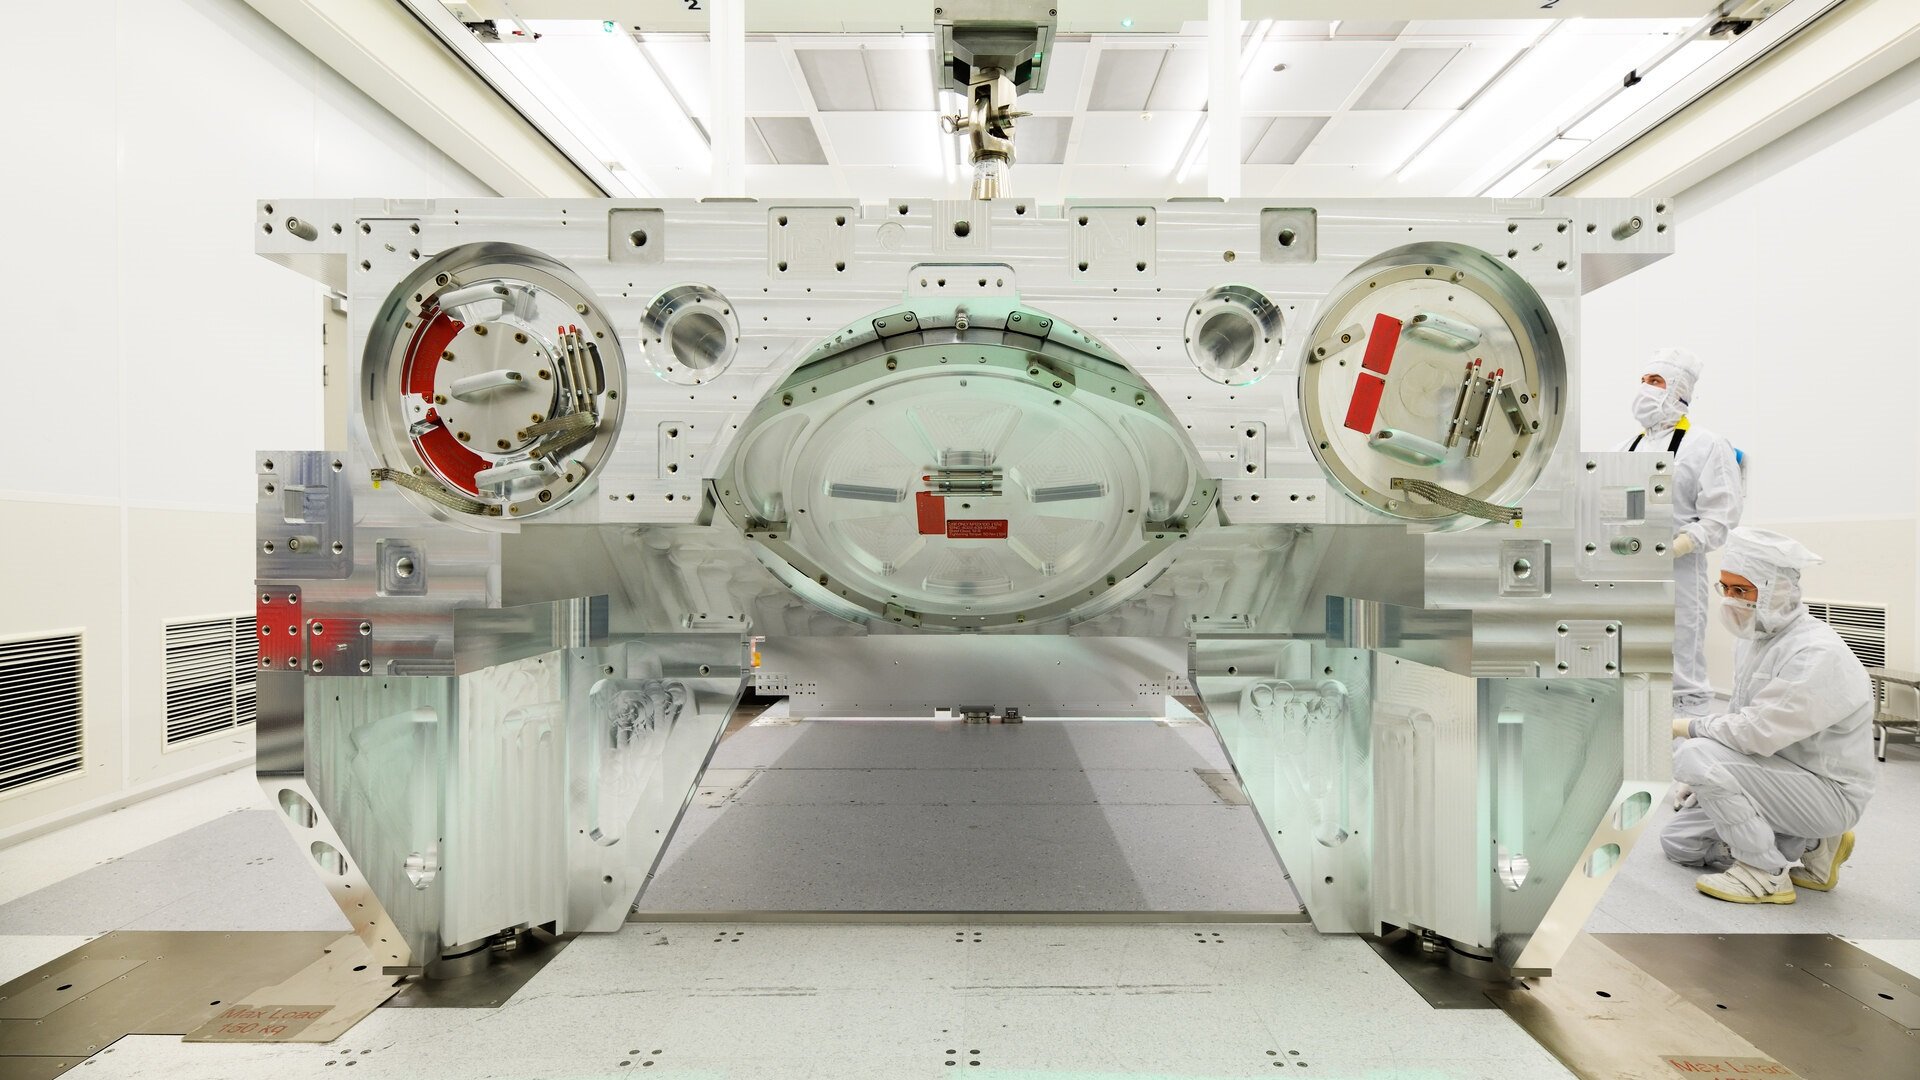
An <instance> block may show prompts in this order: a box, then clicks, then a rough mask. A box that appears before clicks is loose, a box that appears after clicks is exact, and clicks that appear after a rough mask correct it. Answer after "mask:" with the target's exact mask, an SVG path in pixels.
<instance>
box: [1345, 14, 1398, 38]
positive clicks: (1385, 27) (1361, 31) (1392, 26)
mask: <svg viewBox="0 0 1920 1080" xmlns="http://www.w3.org/2000/svg"><path fill="white" fill-rule="evenodd" d="M1406 27H1407V24H1406V23H1404V22H1360V21H1358V20H1355V19H1341V20H1340V21H1339V22H1336V23H1334V24H1333V36H1334V37H1336V38H1378V39H1380V40H1382V41H1392V40H1393V39H1394V38H1397V37H1399V36H1400V31H1402V30H1404V29H1406Z"/></svg>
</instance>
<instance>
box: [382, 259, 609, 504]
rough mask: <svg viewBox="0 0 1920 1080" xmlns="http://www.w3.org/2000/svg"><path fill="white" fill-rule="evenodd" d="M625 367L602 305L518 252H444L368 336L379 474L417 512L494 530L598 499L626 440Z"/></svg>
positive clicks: (395, 295)
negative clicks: (591, 494)
mask: <svg viewBox="0 0 1920 1080" xmlns="http://www.w3.org/2000/svg"><path fill="white" fill-rule="evenodd" d="M625 394H626V362H625V360H624V359H623V357H622V355H621V351H620V342H619V336H618V335H617V334H616V333H615V331H614V328H613V326H612V324H610V323H609V322H608V321H607V317H606V314H605V312H604V311H603V310H602V308H601V306H600V303H599V301H598V299H597V298H595V297H594V295H593V294H592V292H591V291H590V290H589V289H588V288H587V286H586V284H585V283H584V282H583V281H581V280H580V278H579V277H578V276H577V275H575V274H574V273H573V272H572V271H571V270H569V269H567V267H566V266H565V265H563V264H562V263H560V262H558V261H557V260H554V259H552V258H550V257H548V256H546V255H543V254H541V253H540V252H538V251H534V250H532V249H531V248H526V247H521V246H519V245H516V244H504V243H482V244H467V245H463V246H460V247H456V248H449V249H448V250H446V251H444V252H441V253H440V254H438V255H435V256H434V257H433V258H431V259H428V260H427V261H426V262H424V263H422V264H421V265H420V267H419V268H418V269H416V270H415V271H414V272H413V273H412V274H409V275H408V276H407V277H406V278H405V279H404V280H403V281H401V283H400V284H399V285H398V286H396V287H395V288H394V290H393V291H392V293H390V294H389V295H388V297H387V299H386V302H385V303H383V304H382V305H381V307H380V313H379V315H378V316H377V317H376V319H375V321H374V326H373V329H372V331H371V332H370V333H369V334H368V336H367V345H366V352H365V361H364V365H363V370H362V381H361V395H362V400H361V402H360V408H361V412H362V414H363V416H364V419H365V422H366V425H367V434H368V437H369V438H370V439H371V440H372V442H373V444H374V449H375V450H376V452H377V454H378V457H379V460H380V463H381V465H382V467H383V469H382V471H379V472H376V473H375V479H376V480H382V479H385V480H390V481H392V482H393V484H394V486H396V487H398V488H400V490H401V491H402V493H403V494H404V495H405V496H406V497H407V498H408V499H409V500H410V501H412V502H413V503H415V505H417V506H419V507H420V508H421V509H422V510H425V511H426V512H428V513H430V514H433V515H435V516H439V517H443V518H447V519H449V520H455V521H461V522H465V523H467V524H473V525H481V526H487V525H490V524H495V523H504V522H508V521H518V520H525V519H528V518H534V517H538V516H540V515H542V514H548V513H551V512H553V511H554V510H557V509H559V508H560V507H561V506H564V505H566V504H567V503H568V502H569V501H571V500H572V499H573V498H575V497H576V496H578V495H579V494H580V493H581V492H583V491H586V490H589V489H590V487H591V482H592V480H593V478H594V476H595V475H596V474H597V473H598V471H599V470H600V468H601V466H603V465H604V464H605V463H606V461H607V459H608V456H609V455H610V454H611V453H612V450H613V446H614V443H615V442H616V441H617V440H618V438H619V435H620V424H621V420H622V411H623V409H624V408H625V404H626V400H625Z"/></svg>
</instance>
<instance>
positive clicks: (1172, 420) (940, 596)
mask: <svg viewBox="0 0 1920 1080" xmlns="http://www.w3.org/2000/svg"><path fill="white" fill-rule="evenodd" d="M718 477H719V479H718V480H716V481H713V482H711V483H712V488H713V490H712V496H713V499H714V502H715V504H716V505H717V506H718V507H719V508H720V510H721V512H722V513H723V514H724V515H725V516H726V517H727V518H729V519H731V520H732V521H733V522H734V524H735V525H736V526H737V527H738V528H739V529H740V530H741V532H742V533H744V534H745V536H746V538H747V539H748V541H749V542H750V543H751V544H752V545H753V547H754V551H755V554H756V555H757V556H758V557H759V558H760V560H761V562H762V563H763V564H765V565H766V566H767V567H768V569H769V570H771V571H772V572H773V574H774V576H775V577H776V578H778V579H779V580H780V581H782V582H783V583H785V584H786V585H787V586H788V587H789V588H791V589H793V590H794V591H795V592H796V593H798V594H799V595H800V596H802V597H803V598H805V599H807V600H808V601H810V602H811V603H813V604H815V605H816V606H818V607H821V608H823V609H825V610H827V611H829V612H832V613H833V614H836V615H838V616H840V617H841V618H845V619H849V620H852V621H857V622H868V623H874V624H878V625H882V626H886V625H891V624H900V625H902V626H910V627H918V628H922V629H930V630H959V631H981V630H986V631H991V630H996V629H1010V628H1014V627H1019V626H1023V625H1026V626H1031V625H1035V624H1039V623H1045V622H1048V621H1051V620H1066V621H1078V620H1083V619H1086V618H1091V617H1093V616H1095V615H1097V614H1100V613H1101V612H1104V611H1106V610H1109V609H1111V608H1112V607H1113V606H1115V605H1117V604H1119V603H1121V602H1123V601H1124V600H1126V599H1128V598H1130V597H1132V596H1134V595H1136V594H1137V593H1138V591H1139V590H1140V589H1141V588H1144V587H1145V586H1146V585H1147V584H1148V583H1150V582H1152V581H1153V580H1154V579H1155V578H1156V577H1158V575H1159V573H1160V571H1161V570H1163V569H1164V568H1165V567H1166V566H1168V565H1169V564H1171V562H1172V561H1173V559H1174V558H1175V557H1176V555H1177V553H1178V552H1179V551H1180V550H1181V549H1182V548H1183V547H1184V543H1183V542H1184V541H1185V539H1186V538H1187V536H1188V535H1189V534H1190V533H1191V532H1192V531H1193V530H1195V529H1199V528H1204V527H1205V525H1206V523H1207V522H1208V520H1209V519H1210V517H1211V511H1212V509H1213V507H1214V500H1215V495H1216V485H1215V484H1214V482H1213V481H1212V479H1211V478H1209V477H1208V475H1207V471H1206V467H1205V464H1204V462H1203V461H1202V460H1201V458H1200V456H1199V453H1198V452H1197V451H1196V450H1195V449H1194V448H1193V444H1192V441H1191V439H1190V438H1189V437H1188V436H1187V433H1186V429H1185V427H1184V426H1183V425H1182V424H1181V423H1180V421H1179V419H1178V417H1176V416H1175V415H1174V414H1173V412H1172V411H1171V410H1170V409H1169V408H1168V407H1167V405H1166V402H1165V401H1164V400H1162V399H1161V398H1160V396H1159V395H1158V394H1156V393H1155V392H1154V391H1153V389H1152V387H1151V386H1149V385H1148V383H1147V382H1146V381H1145V380H1144V379H1142V378H1141V377H1140V376H1139V375H1138V373H1136V372H1135V371H1133V369H1132V368H1130V367H1129V366H1128V365H1127V364H1125V363H1124V362H1122V361H1120V360H1118V359H1116V358H1115V357H1114V356H1113V354H1112V352H1111V350H1110V349H1108V348H1107V347H1106V346H1105V345H1103V344H1102V343H1100V342H1097V341H1095V340H1093V339H1092V338H1090V337H1088V336H1087V335H1085V334H1083V333H1081V332H1080V331H1078V330H1076V329H1075V328H1073V327H1071V326H1068V325H1067V324H1066V323H1064V322H1061V321H1060V320H1058V319H1056V318H1053V317H1051V316H1049V315H1046V314H1045V313H1042V312H1038V311H1035V310H1033V309H1031V308H1025V307H1021V306H1020V305H1019V304H1018V301H1017V300H1014V299H1011V298H1006V299H996V300H982V301H969V302H968V303H967V305H966V307H965V309H964V311H962V310H961V309H960V308H959V307H958V305H956V304H955V303H954V302H952V301H951V300H946V299H942V298H937V297H924V298H918V299H917V300H916V301H915V302H913V303H912V304H910V305H907V306H903V307H897V308H891V309H888V310H885V311H880V312H876V313H875V314H874V315H873V316H872V317H870V318H868V319H864V320H861V321H860V322H858V323H855V324H853V325H851V326H849V327H846V328H844V329H843V330H842V331H841V332H840V333H838V334H836V335H835V336H834V337H833V338H832V339H830V340H829V341H827V342H825V343H824V344H822V345H821V346H820V347H819V348H818V349H816V350H815V351H814V353H812V354H811V355H810V356H809V357H808V358H807V359H805V360H803V361H802V362H801V364H800V365H799V366H798V367H797V368H795V369H794V371H793V372H792V373H790V374H789V375H788V376H787V377H786V378H785V379H784V380H783V381H782V382H781V383H780V384H779V385H777V386H776V387H775V388H774V389H773V390H772V391H771V392H770V393H769V394H768V395H767V396H766V397H765V398H764V399H762V401H761V402H760V404H759V405H758V406H756V407H755V409H754V410H753V412H752V413H750V414H748V417H747V418H746V420H745V421H743V422H742V423H741V425H740V432H739V436H738V437H737V438H736V439H735V441H734V443H733V445H732V447H731V448H730V450H729V452H728V456H727V458H726V460H725V461H724V462H723V463H722V465H721V467H720V469H719V472H718Z"/></svg>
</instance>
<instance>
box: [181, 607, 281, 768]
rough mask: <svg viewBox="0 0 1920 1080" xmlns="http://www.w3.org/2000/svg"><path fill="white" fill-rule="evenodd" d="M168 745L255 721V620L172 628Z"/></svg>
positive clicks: (205, 622)
mask: <svg viewBox="0 0 1920 1080" xmlns="http://www.w3.org/2000/svg"><path fill="white" fill-rule="evenodd" d="M166 647H167V657H166V683H167V745H169V746H171V745H173V744H174V743H179V742H185V741H186V740H188V739H194V738H198V737H200V736H202V735H205V734H208V733H209V732H214V731H225V730H227V729H229V728H234V727H239V726H240V725H242V724H251V723H253V691H254V682H253V675H254V670H255V668H256V665H257V664H258V663H259V659H258V657H259V652H260V646H259V643H258V642H257V641H256V640H255V630H254V623H253V616H251V615H246V616H237V617H234V618H226V619H205V620H201V621H199V622H183V623H169V624H168V625H167V646H166Z"/></svg>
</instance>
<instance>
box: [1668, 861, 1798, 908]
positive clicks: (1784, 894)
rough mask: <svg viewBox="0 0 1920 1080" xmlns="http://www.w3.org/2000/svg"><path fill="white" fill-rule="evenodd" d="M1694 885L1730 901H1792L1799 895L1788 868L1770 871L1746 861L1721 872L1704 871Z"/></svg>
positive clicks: (1759, 902)
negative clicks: (1708, 872)
mask: <svg viewBox="0 0 1920 1080" xmlns="http://www.w3.org/2000/svg"><path fill="white" fill-rule="evenodd" d="M1693 887H1694V888H1696V889H1699V890H1700V891H1701V892H1703V893H1706V894H1707V895H1708V896H1711V897H1713V898H1714V899H1715V900H1725V901H1727V902H1728V903H1730V904H1791V903H1793V902H1794V901H1795V900H1796V899H1798V898H1799V897H1798V895H1797V894H1796V893H1795V892H1794V891H1793V881H1792V880H1791V878H1789V876H1788V874H1787V872H1786V871H1785V870H1782V871H1780V872H1779V873H1778V874H1769V873H1767V872H1766V871H1764V870H1756V869H1754V868H1753V867H1751V866H1748V865H1747V864H1746V863H1743V862H1737V863H1734V864H1733V865H1732V866H1730V867H1728V868H1727V869H1725V870H1722V871H1721V872H1720V873H1717V874H1702V875H1700V877H1698V878H1696V879H1695V880H1694V883H1693Z"/></svg>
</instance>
